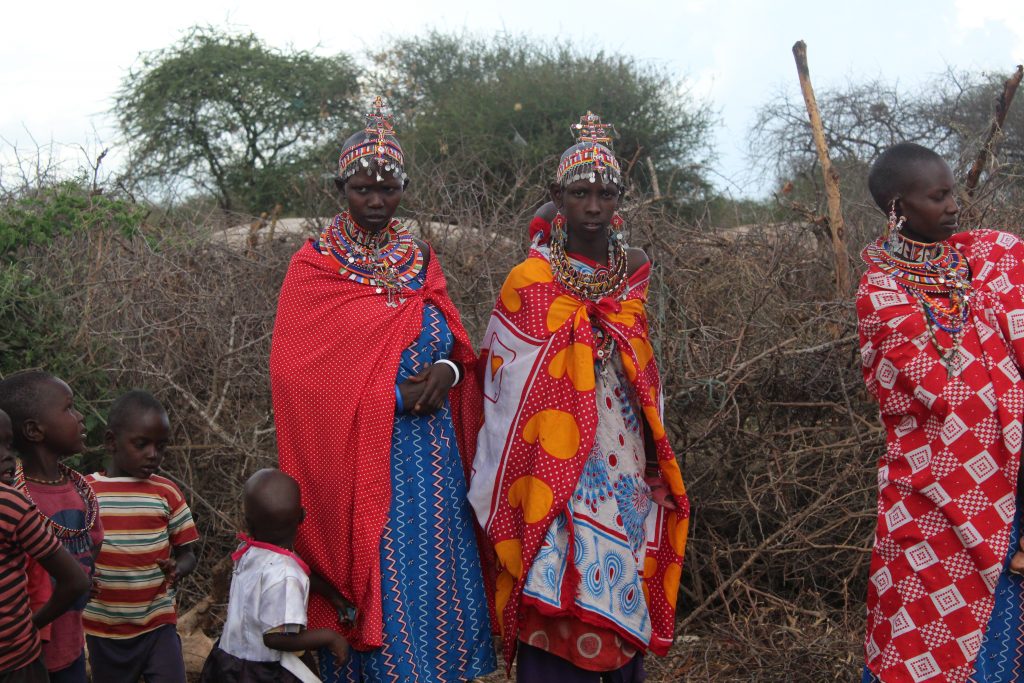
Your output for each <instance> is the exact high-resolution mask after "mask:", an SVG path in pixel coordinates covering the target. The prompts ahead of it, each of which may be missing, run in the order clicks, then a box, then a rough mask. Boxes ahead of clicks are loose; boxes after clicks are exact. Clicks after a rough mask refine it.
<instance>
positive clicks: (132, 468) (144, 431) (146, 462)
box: [105, 409, 171, 479]
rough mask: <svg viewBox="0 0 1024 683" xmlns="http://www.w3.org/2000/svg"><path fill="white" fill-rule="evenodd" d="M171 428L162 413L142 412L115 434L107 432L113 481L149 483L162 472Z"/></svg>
mask: <svg viewBox="0 0 1024 683" xmlns="http://www.w3.org/2000/svg"><path fill="white" fill-rule="evenodd" d="M170 436H171V426H170V423H169V422H168V420H167V413H165V412H164V411H162V410H145V409H143V410H139V411H137V412H133V413H131V414H130V415H129V416H128V419H127V420H126V421H125V424H124V425H123V426H122V427H121V428H120V429H119V430H118V432H117V433H116V434H115V433H114V432H112V431H110V430H107V433H106V441H105V443H106V447H107V451H108V452H109V453H110V459H111V466H110V470H109V471H108V473H107V474H109V475H110V476H112V477H135V478H136V479H149V478H150V477H151V476H153V474H155V473H156V471H157V470H158V469H159V468H160V463H161V462H162V461H163V459H164V452H165V451H166V450H167V442H168V441H169V440H170Z"/></svg>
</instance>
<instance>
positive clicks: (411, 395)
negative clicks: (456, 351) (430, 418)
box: [398, 363, 455, 415]
mask: <svg viewBox="0 0 1024 683" xmlns="http://www.w3.org/2000/svg"><path fill="white" fill-rule="evenodd" d="M453 384H455V371H454V370H452V368H451V366H449V365H448V364H446V363H434V364H433V365H430V366H428V367H427V368H426V369H424V370H421V371H420V372H419V373H418V374H416V375H414V376H412V377H410V378H409V379H407V380H405V381H404V382H402V383H401V384H399V385H398V390H399V391H400V392H401V394H402V404H403V405H404V406H405V412H407V413H412V414H413V415H431V414H433V413H435V412H437V411H438V410H440V409H441V406H443V405H444V400H445V399H446V398H447V397H448V392H449V391H451V388H452V385H453Z"/></svg>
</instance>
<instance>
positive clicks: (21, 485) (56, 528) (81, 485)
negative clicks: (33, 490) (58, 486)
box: [14, 460, 100, 541]
mask: <svg viewBox="0 0 1024 683" xmlns="http://www.w3.org/2000/svg"><path fill="white" fill-rule="evenodd" d="M57 467H58V469H60V472H61V479H60V480H58V481H63V478H64V477H66V478H67V479H69V480H70V481H71V484H72V485H73V486H74V487H75V493H77V494H78V495H79V496H81V498H82V502H83V503H85V524H84V525H83V527H82V528H81V529H71V528H69V527H66V526H63V525H62V524H58V523H57V522H55V521H53V520H52V519H50V518H49V517H47V516H46V515H44V514H43V513H42V512H40V513H39V514H40V515H41V516H42V518H43V520H44V522H45V523H46V526H47V527H49V529H50V531H52V532H53V535H54V536H56V537H57V538H59V539H60V540H61V541H66V540H71V539H74V538H78V537H80V536H82V535H84V534H88V533H89V532H90V531H92V528H93V526H94V525H95V524H96V520H97V519H98V518H99V516H100V504H99V501H97V500H96V492H95V491H93V490H92V487H91V486H89V482H87V481H86V480H85V477H83V476H82V475H81V474H79V473H78V472H76V471H74V470H73V469H71V468H70V467H68V466H67V465H65V464H64V463H57ZM25 479H26V477H25V469H24V467H23V466H22V464H21V461H20V460H19V461H18V465H17V467H15V469H14V488H16V489H18V490H19V491H21V494H22V495H23V496H25V497H26V498H28V501H29V502H30V503H32V504H33V505H35V501H34V500H32V496H31V494H29V492H28V486H26V485H25ZM33 481H34V480H33ZM37 507H38V506H37Z"/></svg>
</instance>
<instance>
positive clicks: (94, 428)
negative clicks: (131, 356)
mask: <svg viewBox="0 0 1024 683" xmlns="http://www.w3.org/2000/svg"><path fill="white" fill-rule="evenodd" d="M146 214H147V210H146V208H145V207H143V206H140V205H138V204H136V203H134V202H132V201H129V200H128V199H125V198H123V197H120V196H116V195H106V194H102V193H99V192H93V191H91V190H90V189H89V188H88V186H87V185H86V184H85V182H84V180H82V179H81V178H80V179H77V180H65V181H61V182H56V183H53V184H50V185H44V186H42V187H36V188H25V189H22V190H20V191H17V192H15V193H13V194H12V195H10V196H8V197H7V198H6V199H5V201H3V202H2V203H0V377H2V376H6V375H8V374H10V373H12V372H15V371H17V370H23V369H26V368H43V369H45V370H47V371H48V372H51V373H53V374H55V375H57V376H58V377H61V378H62V379H64V380H66V381H67V382H68V384H70V385H71V387H72V388H73V389H74V391H75V393H76V395H77V396H78V398H77V399H76V404H77V405H78V408H79V410H81V411H82V413H83V415H84V416H85V427H86V430H87V431H88V432H89V435H90V439H89V440H90V442H93V443H97V442H99V440H100V439H101V437H102V432H103V422H102V420H101V418H100V415H101V412H100V410H99V409H97V408H96V407H95V406H96V404H97V402H98V401H99V402H102V401H104V400H109V398H110V394H111V393H112V392H113V387H112V386H111V383H110V378H109V375H108V374H107V372H106V367H107V363H106V362H105V353H106V349H105V347H104V345H103V343H102V342H101V341H99V340H97V339H96V338H94V337H93V335H91V334H89V332H88V331H87V324H88V322H89V320H88V319H87V316H88V314H89V312H88V311H87V310H82V309H81V308H79V307H78V306H75V305H73V304H71V303H70V301H72V300H73V295H74V292H71V291H68V289H67V288H68V287H76V286H77V284H76V283H74V282H73V281H72V282H71V283H70V284H69V283H68V282H64V281H54V280H53V279H52V278H48V277H45V276H40V274H39V273H40V271H41V270H44V268H41V267H40V266H45V265H46V264H51V265H52V263H53V260H54V258H60V259H67V266H65V267H63V268H62V270H67V271H68V272H71V270H72V263H73V262H74V261H75V260H76V259H81V258H88V255H87V254H81V253H77V252H76V248H75V247H76V245H78V244H81V243H82V241H83V238H85V237H87V236H89V235H91V234H97V233H103V234H109V235H116V236H119V237H121V236H123V237H128V236H131V235H133V234H136V233H137V232H138V231H139V229H140V227H141V225H142V222H143V220H144V219H145V217H146ZM58 245H59V246H58ZM69 464H72V465H75V466H78V465H82V464H84V465H86V466H87V467H89V468H92V469H94V468H95V466H96V465H98V460H97V459H96V457H94V456H87V457H86V458H85V459H84V460H83V459H76V460H75V461H74V462H72V463H69Z"/></svg>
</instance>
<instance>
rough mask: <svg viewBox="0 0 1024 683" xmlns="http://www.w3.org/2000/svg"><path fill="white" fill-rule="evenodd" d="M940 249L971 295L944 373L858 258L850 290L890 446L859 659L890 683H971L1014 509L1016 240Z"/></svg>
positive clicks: (1018, 338) (995, 235)
mask: <svg viewBox="0 0 1024 683" xmlns="http://www.w3.org/2000/svg"><path fill="white" fill-rule="evenodd" d="M949 243H950V244H952V245H953V246H955V247H956V248H957V249H958V250H959V251H960V253H961V254H963V256H964V257H965V258H966V259H967V261H968V263H969V264H970V267H971V284H972V288H973V294H972V295H971V300H970V301H971V310H970V317H969V319H968V320H967V322H966V328H965V331H964V335H963V341H962V343H961V345H960V348H959V352H958V353H957V355H956V357H955V359H954V360H953V362H952V363H951V369H950V370H949V372H947V369H946V367H945V366H944V365H943V364H942V363H941V361H940V358H939V354H938V352H937V351H936V349H935V347H934V346H933V344H932V343H931V341H930V339H929V336H928V330H927V328H926V326H925V318H924V314H923V312H922V310H921V307H920V305H919V304H918V303H917V301H916V300H915V299H912V298H911V297H909V296H908V295H907V293H906V292H905V291H904V290H903V289H902V288H901V286H900V285H898V284H897V283H896V281H895V280H894V279H893V278H892V277H890V276H889V275H887V274H886V273H885V272H883V271H882V270H881V269H880V268H879V267H878V266H877V265H875V264H873V263H872V262H871V259H870V258H869V257H868V256H866V255H865V260H866V261H868V265H869V268H868V270H867V272H866V273H865V274H864V277H863V278H862V279H861V283H860V289H859V290H858V292H857V315H858V318H859V320H860V343H861V357H862V360H863V370H864V379H865V381H866V382H867V387H868V390H869V391H870V392H871V393H872V394H873V395H874V397H875V398H876V399H877V400H878V403H879V406H880V408H881V417H882V422H883V423H884V424H885V431H886V441H887V446H888V448H887V449H886V453H885V455H883V456H882V459H881V460H880V461H879V463H878V528H877V531H876V533H875V545H874V550H873V552H872V556H871V581H870V583H869V586H868V629H867V637H866V640H865V650H866V656H867V664H868V667H869V668H870V669H871V671H872V672H873V673H874V674H875V675H877V676H878V677H879V678H880V679H881V680H883V681H886V682H887V683H888V682H890V681H922V680H928V681H952V682H961V681H965V680H966V679H967V677H968V676H969V675H970V673H971V671H972V670H973V662H974V660H975V658H976V656H977V654H978V650H979V648H980V647H981V641H982V637H983V634H984V632H985V629H986V627H987V625H988V620H989V616H990V614H991V613H992V607H993V591H994V589H995V586H996V583H997V582H998V580H999V575H1000V574H1001V573H1002V571H1003V563H1004V560H1005V557H1006V553H1007V545H1008V543H1009V540H1010V525H1011V523H1012V521H1013V517H1014V515H1015V514H1017V510H1016V502H1015V497H1014V494H1015V491H1016V483H1017V470H1018V468H1019V465H1020V446H1021V434H1022V432H1021V419H1022V416H1021V413H1022V410H1024V382H1022V380H1021V374H1020V367H1021V364H1022V361H1024V245H1022V244H1021V242H1020V240H1018V239H1017V238H1016V237H1014V236H1013V235H1009V234H1007V233H1002V232H993V231H988V230H979V231H975V232H969V233H962V234H959V235H954V236H953V237H952V238H951V239H950V240H949ZM936 334H937V335H938V336H939V341H940V342H941V343H942V344H943V345H944V346H946V347H947V348H948V347H949V346H951V345H952V342H951V339H950V337H949V335H948V334H946V333H945V332H941V331H937V332H936Z"/></svg>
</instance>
